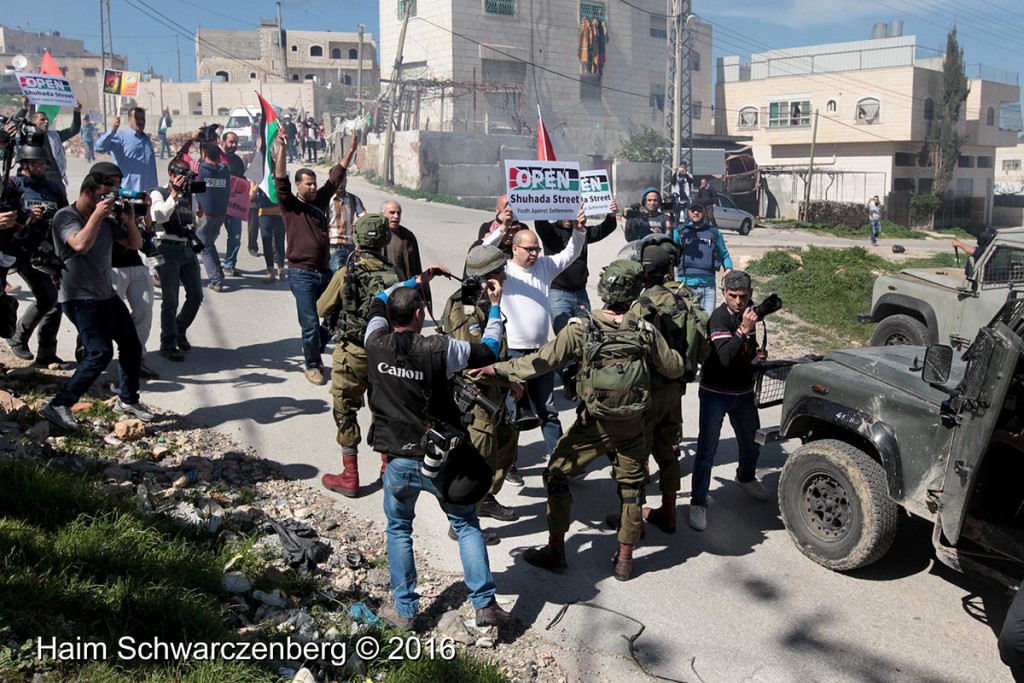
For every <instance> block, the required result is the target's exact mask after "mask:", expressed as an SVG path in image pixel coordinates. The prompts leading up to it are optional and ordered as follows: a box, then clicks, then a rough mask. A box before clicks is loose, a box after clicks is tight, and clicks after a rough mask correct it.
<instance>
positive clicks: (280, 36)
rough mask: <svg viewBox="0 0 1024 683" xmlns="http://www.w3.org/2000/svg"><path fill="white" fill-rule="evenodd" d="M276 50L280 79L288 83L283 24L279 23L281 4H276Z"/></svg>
mask: <svg viewBox="0 0 1024 683" xmlns="http://www.w3.org/2000/svg"><path fill="white" fill-rule="evenodd" d="M277 49H278V50H280V52H281V78H282V79H283V80H284V81H285V82H286V83H287V82H288V66H287V65H286V64H285V52H284V24H282V23H281V3H280V2H278V3H277Z"/></svg>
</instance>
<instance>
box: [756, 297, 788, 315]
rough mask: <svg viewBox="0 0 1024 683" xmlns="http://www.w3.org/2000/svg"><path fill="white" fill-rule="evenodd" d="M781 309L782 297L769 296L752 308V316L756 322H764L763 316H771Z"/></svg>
mask: <svg viewBox="0 0 1024 683" xmlns="http://www.w3.org/2000/svg"><path fill="white" fill-rule="evenodd" d="M780 308H782V297H780V296H779V295H778V294H771V295H769V296H768V298H767V299H765V300H764V301H762V302H761V303H759V304H758V305H756V306H754V315H756V316H757V319H758V320H764V318H765V316H767V315H771V314H772V313H774V312H775V311H777V310H779V309H780Z"/></svg>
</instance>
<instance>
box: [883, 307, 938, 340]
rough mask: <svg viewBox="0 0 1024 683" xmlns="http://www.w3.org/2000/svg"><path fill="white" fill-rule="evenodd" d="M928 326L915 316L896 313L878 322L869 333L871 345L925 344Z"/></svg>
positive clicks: (927, 336)
mask: <svg viewBox="0 0 1024 683" xmlns="http://www.w3.org/2000/svg"><path fill="white" fill-rule="evenodd" d="M929 339H930V336H929V334H928V328H927V327H925V325H924V323H923V322H921V321H920V320H918V319H917V318H912V317H911V316H909V315H906V314H905V313H897V314H896V315H890V316H889V317H888V318H884V319H883V320H882V322H880V323H878V327H876V328H875V331H874V333H873V334H872V335H871V345H872V346H906V345H909V346H927V345H928V344H929Z"/></svg>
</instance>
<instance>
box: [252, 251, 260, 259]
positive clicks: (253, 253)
mask: <svg viewBox="0 0 1024 683" xmlns="http://www.w3.org/2000/svg"><path fill="white" fill-rule="evenodd" d="M259 255H260V250H259V249H250V250H249V256H252V257H253V258H256V257H257V256H259Z"/></svg>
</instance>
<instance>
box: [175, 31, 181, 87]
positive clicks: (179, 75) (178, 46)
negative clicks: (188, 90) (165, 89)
mask: <svg viewBox="0 0 1024 683" xmlns="http://www.w3.org/2000/svg"><path fill="white" fill-rule="evenodd" d="M174 49H175V50H176V51H177V52H178V83H181V45H179V44H178V36H177V34H175V36H174Z"/></svg>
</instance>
